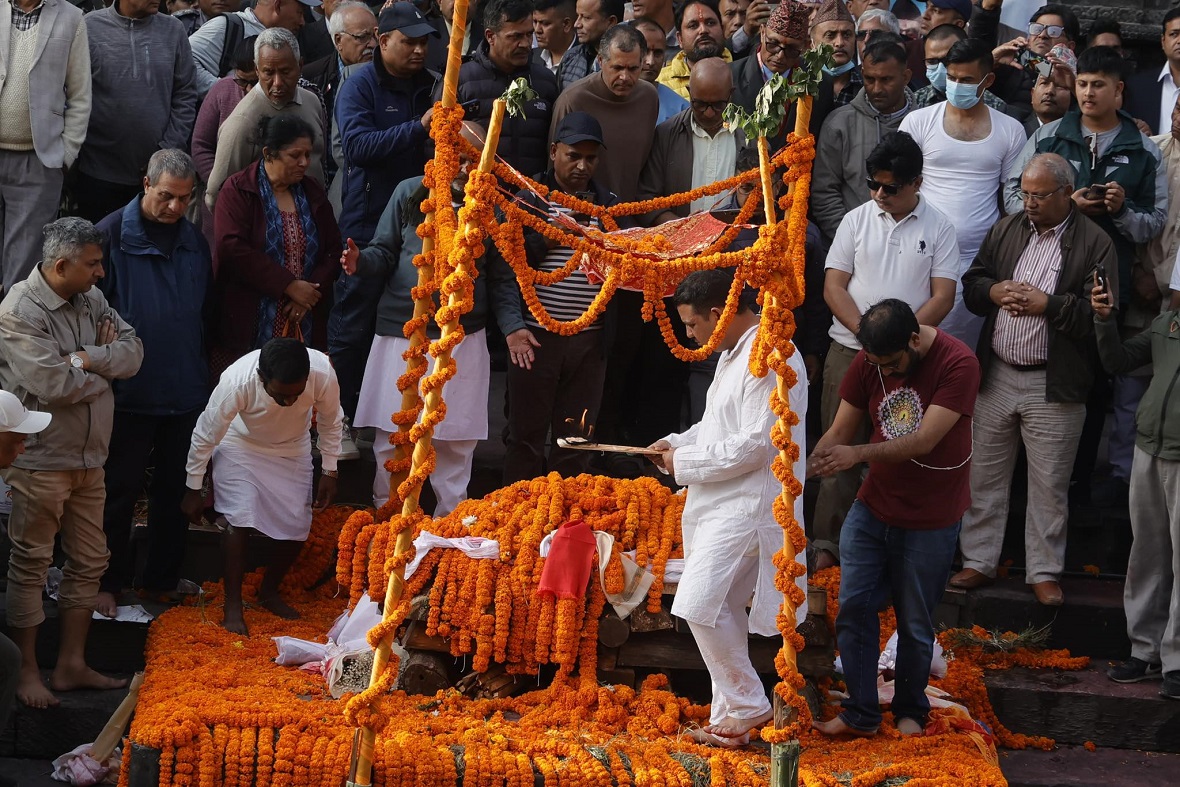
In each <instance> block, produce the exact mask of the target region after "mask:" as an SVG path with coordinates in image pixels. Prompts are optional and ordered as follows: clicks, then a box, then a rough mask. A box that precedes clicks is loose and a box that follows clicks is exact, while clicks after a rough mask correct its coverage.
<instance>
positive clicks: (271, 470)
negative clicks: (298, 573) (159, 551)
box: [181, 339, 344, 635]
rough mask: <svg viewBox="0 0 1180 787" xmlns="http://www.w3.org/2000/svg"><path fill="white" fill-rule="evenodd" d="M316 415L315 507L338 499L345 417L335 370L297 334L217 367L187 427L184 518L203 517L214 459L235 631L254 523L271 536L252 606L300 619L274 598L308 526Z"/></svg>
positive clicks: (240, 624)
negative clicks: (216, 378) (213, 383)
mask: <svg viewBox="0 0 1180 787" xmlns="http://www.w3.org/2000/svg"><path fill="white" fill-rule="evenodd" d="M313 412H314V413H315V416H316V430H317V432H318V433H319V443H318V444H319V450H320V456H321V458H322V472H321V475H320V480H319V484H318V486H317V488H316V494H315V502H314V509H315V510H317V511H319V510H323V509H324V508H327V507H328V505H330V504H331V502H332V499H333V498H334V497H335V496H336V477H337V476H336V474H337V471H336V464H337V461H338V460H339V458H340V441H341V438H342V434H343V433H342V431H341V427H342V424H343V420H344V412H343V410H341V409H340V386H339V384H338V383H337V382H336V373H335V372H334V371H332V366H331V364H330V363H329V362H328V356H326V355H324V354H323V353H322V352H319V351H318V350H311V349H308V348H307V347H306V346H305V345H304V344H303V343H302V342H300V341H298V340H296V339H272V340H270V341H269V342H267V343H266V344H265V345H263V347H262V349H261V350H255V351H254V352H252V353H249V354H247V355H244V356H242V357H241V358H239V359H238V360H237V361H235V362H234V363H233V364H231V365H230V367H229V368H228V369H226V370H225V371H224V372H223V373H222V375H221V381H220V382H219V383H218V384H217V387H216V388H215V389H214V390H213V395H212V396H210V397H209V404H208V405H207V406H206V407H205V411H204V412H203V413H201V417H200V418H199V419H198V420H197V426H196V428H195V429H194V430H193V439H192V445H191V447H190V449H189V455H188V467H187V471H188V482H187V485H188V492H187V493H186V494H185V497H184V500H183V502H182V503H181V508H182V509H183V510H184V513H185V515H186V516H187V517H188V518H189V521H191V522H194V523H196V522H199V521H200V518H201V511H202V508H203V506H204V501H203V497H202V494H201V484H202V483H203V482H204V479H205V470H206V468H208V466H209V463H210V460H212V463H213V492H214V497H215V499H216V503H215V505H216V506H217V511H218V512H219V513H220V514H221V515H222V516H223V517H225V519H226V521H227V522H228V523H229V530H228V532H227V533H226V537H225V621H224V623H223V624H222V625H224V626H225V628H227V629H229V630H230V631H233V632H235V633H238V634H242V635H247V634H248V632H247V629H246V623H245V619H244V618H243V616H242V575H243V573H244V570H245V566H244V562H245V553H246V539H247V537H248V536H249V531H251V530H254V531H256V532H258V533H260V534H262V535H264V536H267V537H268V538H270V539H271V540H272V542H273V543H272V544H271V546H270V548H269V549H268V553H269V555H270V560H269V562H268V563H267V565H266V573H265V575H264V576H263V579H262V584H261V585H260V586H259V588H258V603H259V604H261V605H262V606H263V607H264V608H266V609H267V610H269V611H270V612H273V613H274V614H276V615H278V616H279V617H283V618H287V619H293V618H297V617H299V613H298V612H296V611H295V610H294V609H292V608H291V607H290V606H288V605H287V604H286V603H284V602H283V600H282V599H281V598H280V597H279V583H280V582H281V581H282V579H283V577H284V576H285V575H286V573H287V570H288V569H289V568H290V567H291V564H292V563H293V562H295V558H296V557H297V556H298V555H299V550H300V549H301V548H302V547H303V542H304V541H306V540H307V536H308V534H309V533H310V532H311V518H312V509H313V503H312V462H311V436H310V431H311V421H312V413H313Z"/></svg>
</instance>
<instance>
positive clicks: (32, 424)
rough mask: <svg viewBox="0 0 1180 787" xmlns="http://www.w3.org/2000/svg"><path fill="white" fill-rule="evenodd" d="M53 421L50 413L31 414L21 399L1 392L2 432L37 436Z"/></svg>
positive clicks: (0, 417)
mask: <svg viewBox="0 0 1180 787" xmlns="http://www.w3.org/2000/svg"><path fill="white" fill-rule="evenodd" d="M52 419H53V416H52V415H50V414H49V413H38V412H29V411H28V410H26V409H25V406H24V405H23V404H21V401H20V399H17V398H16V397H15V396H13V395H12V394H10V393H9V392H8V391H0V432H19V433H20V434H35V433H37V432H40V431H41V430H42V429H44V428H45V427H47V426H49V422H50V421H51V420H52Z"/></svg>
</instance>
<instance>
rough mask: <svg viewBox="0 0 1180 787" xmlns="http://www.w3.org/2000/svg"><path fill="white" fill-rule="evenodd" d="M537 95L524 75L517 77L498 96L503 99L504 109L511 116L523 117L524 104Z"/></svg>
mask: <svg viewBox="0 0 1180 787" xmlns="http://www.w3.org/2000/svg"><path fill="white" fill-rule="evenodd" d="M536 97H537V91H535V90H533V88H532V87H531V86H530V85H529V81H528V80H527V79H525V78H524V77H517V78H516V79H514V80H512V84H511V85H509V86H508V89H507V90H505V91H504V95H502V96H500V98H502V99H504V104H505V109H506V110H507V112H508V114H509V115H511V116H512V117H514V118H515V117H523V116H524V108H525V105H526V104H528V103H529V102H530V101H532V100H533V99H535V98H536Z"/></svg>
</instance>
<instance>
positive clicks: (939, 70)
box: [926, 63, 946, 93]
mask: <svg viewBox="0 0 1180 787" xmlns="http://www.w3.org/2000/svg"><path fill="white" fill-rule="evenodd" d="M926 79H927V80H928V81H929V82H930V84H931V85H934V88H935V89H936V90H941V91H942V92H943V93H945V92H946V63H939V64H938V65H936V66H935V67H934V68H930V67H929V66H927V67H926Z"/></svg>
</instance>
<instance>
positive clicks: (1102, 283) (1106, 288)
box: [1097, 262, 1110, 292]
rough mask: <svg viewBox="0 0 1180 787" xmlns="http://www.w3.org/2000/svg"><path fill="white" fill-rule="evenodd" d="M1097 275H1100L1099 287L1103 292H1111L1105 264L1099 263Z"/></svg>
mask: <svg viewBox="0 0 1180 787" xmlns="http://www.w3.org/2000/svg"><path fill="white" fill-rule="evenodd" d="M1097 273H1098V286H1099V287H1101V288H1102V291H1103V292H1110V286H1109V284H1108V282H1107V278H1106V264H1105V263H1102V262H1100V263H1098V270H1097Z"/></svg>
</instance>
